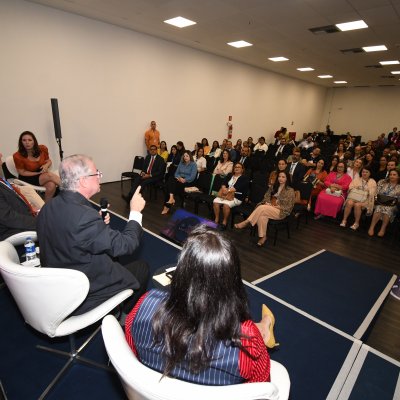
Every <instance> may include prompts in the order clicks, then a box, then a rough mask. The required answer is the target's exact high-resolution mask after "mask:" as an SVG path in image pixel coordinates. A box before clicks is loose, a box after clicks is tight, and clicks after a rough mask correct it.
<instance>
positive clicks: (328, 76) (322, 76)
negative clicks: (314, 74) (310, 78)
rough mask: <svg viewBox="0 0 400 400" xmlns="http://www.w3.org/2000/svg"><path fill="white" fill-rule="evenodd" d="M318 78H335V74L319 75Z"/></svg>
mask: <svg viewBox="0 0 400 400" xmlns="http://www.w3.org/2000/svg"><path fill="white" fill-rule="evenodd" d="M318 78H321V79H329V78H333V76H332V75H318Z"/></svg>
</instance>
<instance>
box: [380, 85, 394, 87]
mask: <svg viewBox="0 0 400 400" xmlns="http://www.w3.org/2000/svg"><path fill="white" fill-rule="evenodd" d="M378 86H379V87H389V86H396V85H378Z"/></svg>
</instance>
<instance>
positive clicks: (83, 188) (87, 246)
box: [37, 155, 148, 315]
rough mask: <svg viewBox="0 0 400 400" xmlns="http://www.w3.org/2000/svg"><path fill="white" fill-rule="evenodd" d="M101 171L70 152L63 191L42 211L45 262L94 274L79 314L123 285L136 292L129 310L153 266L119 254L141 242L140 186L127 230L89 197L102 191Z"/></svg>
mask: <svg viewBox="0 0 400 400" xmlns="http://www.w3.org/2000/svg"><path fill="white" fill-rule="evenodd" d="M101 176H102V173H101V172H100V171H98V170H97V169H96V166H95V164H94V162H93V160H92V159H91V158H89V157H87V156H84V155H73V156H70V157H67V158H65V159H64V160H63V161H62V163H61V165H60V178H61V192H60V194H59V195H58V196H57V197H55V198H53V199H52V200H51V201H49V202H48V203H46V204H45V205H44V207H43V208H42V209H41V211H40V213H39V216H38V217H37V220H38V221H37V233H38V239H39V242H40V250H41V251H40V260H41V264H42V266H44V267H53V268H72V269H76V270H78V271H81V272H83V273H84V274H85V275H86V276H87V277H88V279H89V282H90V288H89V293H88V296H87V297H86V299H85V300H84V302H83V303H82V304H81V305H80V306H79V307H78V308H77V309H76V310H75V311H74V313H73V314H74V315H79V314H82V313H85V312H87V311H89V310H91V309H93V308H95V307H96V306H98V305H99V304H101V303H103V302H104V301H106V300H107V299H109V298H110V297H112V296H114V295H115V294H117V293H119V292H120V291H122V290H124V289H133V290H134V291H135V293H134V295H133V296H132V297H131V298H129V299H128V300H127V301H126V303H125V307H124V311H125V312H128V311H130V309H131V308H132V306H133V304H134V303H135V302H136V301H137V300H138V298H139V297H140V296H141V294H142V293H144V291H145V290H146V285H147V280H148V266H147V264H146V263H145V262H141V261H133V262H131V263H130V264H128V265H126V266H122V265H121V264H119V263H118V262H116V261H115V259H114V257H119V256H123V255H129V254H133V252H134V251H135V250H136V249H137V248H138V247H139V245H140V238H141V235H142V214H141V211H142V210H143V208H144V206H145V201H144V199H143V197H142V196H141V194H140V193H139V190H140V188H138V190H137V191H136V192H135V194H134V195H133V197H132V200H131V202H130V214H129V221H128V222H127V224H126V226H125V228H124V229H123V230H122V231H118V230H113V229H111V228H110V227H109V225H108V223H107V222H109V216H108V218H106V219H105V221H103V219H102V218H101V216H100V215H99V213H98V211H96V210H95V209H94V208H93V207H92V205H91V203H90V202H89V199H90V198H91V197H92V196H93V195H94V194H95V193H97V192H99V191H100V178H101Z"/></svg>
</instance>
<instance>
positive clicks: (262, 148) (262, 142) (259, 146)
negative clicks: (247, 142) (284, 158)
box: [253, 136, 268, 153]
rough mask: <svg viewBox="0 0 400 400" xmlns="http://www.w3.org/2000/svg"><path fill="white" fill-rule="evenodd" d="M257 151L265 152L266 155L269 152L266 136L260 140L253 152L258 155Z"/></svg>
mask: <svg viewBox="0 0 400 400" xmlns="http://www.w3.org/2000/svg"><path fill="white" fill-rule="evenodd" d="M257 151H263V152H264V153H266V152H267V151H268V145H267V144H266V143H265V137H264V136H261V137H260V138H259V139H258V142H257V144H256V145H255V146H254V149H253V152H254V153H256V152H257Z"/></svg>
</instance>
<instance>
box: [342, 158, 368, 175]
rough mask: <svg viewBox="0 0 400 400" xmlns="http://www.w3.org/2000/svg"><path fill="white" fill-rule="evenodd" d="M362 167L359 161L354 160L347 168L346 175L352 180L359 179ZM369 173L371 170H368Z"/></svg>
mask: <svg viewBox="0 0 400 400" xmlns="http://www.w3.org/2000/svg"><path fill="white" fill-rule="evenodd" d="M362 167H363V162H362V161H361V160H360V159H357V160H354V162H353V166H352V167H347V175H349V176H350V178H351V179H352V180H354V179H356V178H359V177H360V173H361V169H362ZM369 171H371V169H369Z"/></svg>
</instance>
